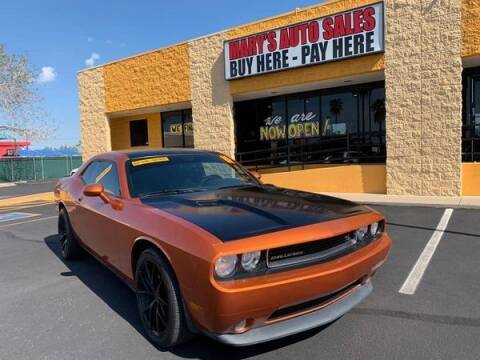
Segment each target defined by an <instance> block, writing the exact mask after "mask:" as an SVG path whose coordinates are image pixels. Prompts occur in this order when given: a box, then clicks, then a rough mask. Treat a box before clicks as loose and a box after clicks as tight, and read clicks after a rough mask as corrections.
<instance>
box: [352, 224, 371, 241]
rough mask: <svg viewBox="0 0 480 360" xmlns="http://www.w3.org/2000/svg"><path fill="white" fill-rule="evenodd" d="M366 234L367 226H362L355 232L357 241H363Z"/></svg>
mask: <svg viewBox="0 0 480 360" xmlns="http://www.w3.org/2000/svg"><path fill="white" fill-rule="evenodd" d="M367 234H368V226H363V227H361V228H360V229H358V230H357V231H356V232H355V236H356V237H357V240H358V241H363V240H364V239H365V236H366V235H367Z"/></svg>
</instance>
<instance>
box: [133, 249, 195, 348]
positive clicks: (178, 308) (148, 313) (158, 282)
mask: <svg viewBox="0 0 480 360" xmlns="http://www.w3.org/2000/svg"><path fill="white" fill-rule="evenodd" d="M135 278H136V282H137V306H138V312H139V315H140V319H141V321H142V324H143V327H144V329H145V332H146V335H147V337H148V338H149V339H150V341H152V342H153V343H154V344H155V345H158V346H160V347H162V348H168V347H173V346H176V345H179V344H181V343H182V342H185V341H186V340H188V339H189V338H190V336H191V334H190V332H189V330H188V327H187V324H186V320H185V312H184V309H183V303H182V298H181V295H180V290H179V287H178V284H177V282H176V280H175V276H174V274H173V272H172V270H171V269H170V266H169V265H168V264H167V263H166V261H165V260H164V259H163V258H162V257H161V256H160V255H159V254H158V252H157V251H155V250H154V249H147V250H145V251H144V252H142V254H141V255H140V257H139V259H138V261H137V268H136V272H135Z"/></svg>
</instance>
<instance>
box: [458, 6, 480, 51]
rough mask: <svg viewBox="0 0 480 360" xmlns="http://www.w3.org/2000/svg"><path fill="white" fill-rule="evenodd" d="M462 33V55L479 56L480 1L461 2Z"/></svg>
mask: <svg viewBox="0 0 480 360" xmlns="http://www.w3.org/2000/svg"><path fill="white" fill-rule="evenodd" d="M462 31H463V48H462V55H463V56H474V55H480V0H463V1H462Z"/></svg>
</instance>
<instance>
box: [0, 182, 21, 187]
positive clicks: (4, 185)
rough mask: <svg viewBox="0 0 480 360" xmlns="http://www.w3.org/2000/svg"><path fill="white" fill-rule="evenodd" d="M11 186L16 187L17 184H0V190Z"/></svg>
mask: <svg viewBox="0 0 480 360" xmlns="http://www.w3.org/2000/svg"><path fill="white" fill-rule="evenodd" d="M12 186H17V184H15V183H12V182H8V183H0V188H6V187H12Z"/></svg>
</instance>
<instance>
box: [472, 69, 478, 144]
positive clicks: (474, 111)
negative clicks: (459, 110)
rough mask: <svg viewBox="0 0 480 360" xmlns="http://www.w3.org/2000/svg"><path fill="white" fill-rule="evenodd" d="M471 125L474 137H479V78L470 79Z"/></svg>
mask: <svg viewBox="0 0 480 360" xmlns="http://www.w3.org/2000/svg"><path fill="white" fill-rule="evenodd" d="M472 125H473V127H474V137H476V138H478V137H480V76H479V77H474V78H472Z"/></svg>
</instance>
